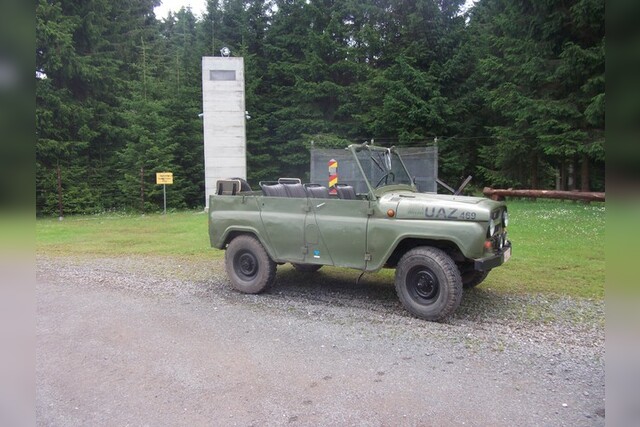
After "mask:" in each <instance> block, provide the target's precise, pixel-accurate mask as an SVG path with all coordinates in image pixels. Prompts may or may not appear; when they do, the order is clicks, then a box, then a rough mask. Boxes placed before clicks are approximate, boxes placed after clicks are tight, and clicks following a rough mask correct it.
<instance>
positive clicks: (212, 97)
mask: <svg viewBox="0 0 640 427" xmlns="http://www.w3.org/2000/svg"><path fill="white" fill-rule="evenodd" d="M202 113H203V121H204V123H203V126H204V171H205V172H204V178H205V206H206V208H207V209H209V196H210V195H211V194H214V193H215V191H216V188H215V185H216V181H217V180H218V179H222V178H235V177H239V178H244V179H246V178H247V160H246V159H247V155H246V153H247V134H246V128H245V120H246V118H245V101H244V59H243V58H234V57H218V56H215V57H214V56H205V57H203V58H202Z"/></svg>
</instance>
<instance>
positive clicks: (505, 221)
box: [502, 210, 509, 228]
mask: <svg viewBox="0 0 640 427" xmlns="http://www.w3.org/2000/svg"><path fill="white" fill-rule="evenodd" d="M502 223H503V224H504V226H505V228H506V227H508V226H509V212H507V211H506V210H505V211H504V212H503V214H502Z"/></svg>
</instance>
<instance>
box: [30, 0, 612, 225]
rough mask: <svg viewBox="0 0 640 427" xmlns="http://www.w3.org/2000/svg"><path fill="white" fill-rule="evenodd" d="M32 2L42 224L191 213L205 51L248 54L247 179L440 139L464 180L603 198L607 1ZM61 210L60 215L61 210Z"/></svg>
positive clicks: (444, 157)
mask: <svg viewBox="0 0 640 427" xmlns="http://www.w3.org/2000/svg"><path fill="white" fill-rule="evenodd" d="M159 3H160V1H159V0H37V4H36V208H37V214H38V215H58V214H61V213H64V214H65V215H71V214H91V213H100V212H105V211H141V212H154V211H158V210H161V209H162V186H159V185H156V184H155V173H156V172H160V171H172V172H173V174H174V185H173V186H171V189H170V193H171V197H169V199H168V206H169V208H174V209H183V208H197V207H201V206H203V205H204V164H203V162H204V160H203V135H202V120H201V118H199V116H198V114H199V113H200V112H201V111H202V93H201V87H202V77H201V58H202V56H219V55H220V49H221V48H222V47H223V46H227V47H229V48H230V49H231V52H232V56H242V57H244V61H245V79H246V109H247V110H248V112H249V115H250V116H251V118H250V119H249V120H247V123H246V124H247V168H248V180H249V182H250V183H252V184H254V185H255V184H256V183H257V182H258V181H260V180H269V179H275V178H277V177H278V176H299V177H301V178H305V177H307V178H308V174H309V150H310V148H311V144H312V141H313V143H314V146H316V147H323V148H342V147H344V146H346V145H347V144H349V143H360V142H364V141H368V140H371V139H374V140H375V143H376V144H379V145H385V146H386V145H396V146H400V147H409V146H411V147H415V146H425V145H431V144H437V146H438V150H439V165H440V170H439V176H440V178H441V179H443V180H444V181H445V182H448V183H450V184H451V185H453V186H457V185H458V184H459V183H460V181H461V180H462V179H463V178H465V177H466V176H467V175H473V177H474V178H473V185H474V186H475V188H482V187H483V186H493V187H497V188H498V187H499V188H538V189H560V190H582V191H590V190H591V191H596V190H598V191H603V190H604V167H605V160H604V159H605V148H604V120H605V24H604V0H562V1H558V0H478V1H477V2H476V3H475V5H474V6H473V7H471V8H469V9H466V10H464V8H463V5H464V3H465V2H464V0H208V2H207V11H206V13H205V14H204V15H203V16H195V15H194V14H193V13H192V12H191V10H189V9H181V10H180V11H179V12H177V13H175V14H173V13H172V14H170V15H169V16H168V17H167V18H166V19H158V18H156V16H155V15H154V11H153V10H154V7H155V6H157V5H158V4H159ZM61 207H62V210H63V212H60V208H61Z"/></svg>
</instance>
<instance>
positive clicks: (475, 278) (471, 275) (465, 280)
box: [460, 270, 491, 289]
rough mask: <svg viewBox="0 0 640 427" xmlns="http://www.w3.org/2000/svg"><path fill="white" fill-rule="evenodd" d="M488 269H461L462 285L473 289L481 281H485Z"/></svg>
mask: <svg viewBox="0 0 640 427" xmlns="http://www.w3.org/2000/svg"><path fill="white" fill-rule="evenodd" d="M490 271H491V270H487V271H478V270H467V271H461V272H460V276H461V277H462V287H463V288H464V289H471V288H475V287H476V286H478V285H479V284H480V283H482V282H484V279H486V278H487V276H488V275H489V272H490Z"/></svg>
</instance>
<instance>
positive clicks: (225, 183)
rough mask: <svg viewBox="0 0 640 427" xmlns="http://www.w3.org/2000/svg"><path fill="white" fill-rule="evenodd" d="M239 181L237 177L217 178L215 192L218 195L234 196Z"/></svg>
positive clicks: (238, 189) (238, 188)
mask: <svg viewBox="0 0 640 427" xmlns="http://www.w3.org/2000/svg"><path fill="white" fill-rule="evenodd" d="M240 186H241V184H240V181H238V180H237V179H219V180H218V181H217V182H216V194H217V195H219V196H235V195H236V193H238V191H240Z"/></svg>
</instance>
